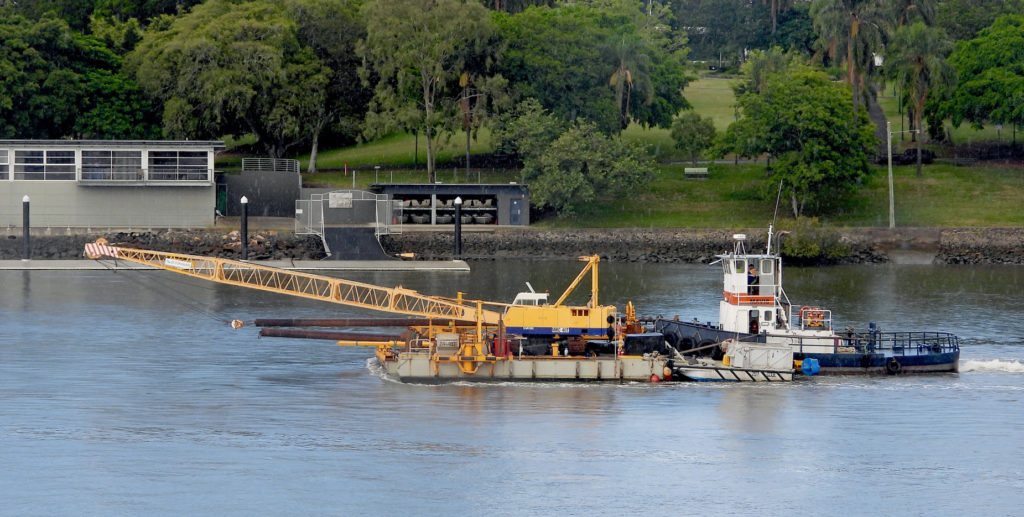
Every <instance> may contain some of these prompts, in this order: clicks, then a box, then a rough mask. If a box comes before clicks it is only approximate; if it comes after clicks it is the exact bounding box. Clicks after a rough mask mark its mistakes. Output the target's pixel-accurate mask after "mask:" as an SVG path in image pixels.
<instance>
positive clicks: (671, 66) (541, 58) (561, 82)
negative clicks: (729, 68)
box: [495, 0, 689, 132]
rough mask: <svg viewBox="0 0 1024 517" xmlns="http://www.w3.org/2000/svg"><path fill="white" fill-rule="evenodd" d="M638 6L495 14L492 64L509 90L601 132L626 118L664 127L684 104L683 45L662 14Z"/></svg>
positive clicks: (623, 0) (624, 0)
mask: <svg viewBox="0 0 1024 517" xmlns="http://www.w3.org/2000/svg"><path fill="white" fill-rule="evenodd" d="M649 3H650V2H649ZM641 7H642V6H641V4H640V3H639V2H637V1H634V0H620V1H613V2H607V3H593V4H590V3H578V4H567V5H564V6H561V7H558V8H548V7H532V8H529V9H526V10H525V11H523V12H521V13H519V14H516V15H507V14H500V15H497V16H496V17H495V19H496V23H497V27H498V31H499V33H500V34H501V36H502V38H503V39H504V41H505V44H506V48H505V51H504V52H503V54H502V58H501V61H500V63H499V67H500V70H501V73H502V75H503V76H504V77H505V78H506V79H508V81H509V84H510V90H512V91H513V92H515V96H516V98H517V99H520V100H521V99H525V98H534V99H537V100H539V101H540V103H541V104H542V105H543V106H544V108H545V109H547V110H549V111H550V112H551V113H552V114H554V115H555V116H556V117H559V118H561V119H563V120H565V121H570V122H571V121H574V120H577V119H586V120H590V121H592V122H594V123H595V124H596V125H597V127H598V128H600V129H601V130H602V131H605V132H618V131H619V130H621V129H622V128H623V127H625V126H626V125H628V123H629V122H631V121H635V122H637V123H640V124H644V125H656V126H662V127H668V126H669V124H671V122H672V116H673V115H675V113H676V112H678V111H679V110H680V109H682V108H684V107H686V106H687V104H686V101H685V99H684V98H683V95H682V89H683V87H685V85H686V83H687V82H688V80H689V78H688V76H687V75H686V69H685V64H684V63H685V57H686V53H685V45H684V44H683V42H682V41H681V40H680V39H679V35H678V34H676V33H674V32H673V30H672V28H671V26H670V25H669V24H668V22H667V21H665V20H664V17H665V16H667V15H668V13H667V12H665V11H662V10H660V9H659V10H658V11H655V10H653V4H652V10H651V11H650V14H647V11H643V10H642V9H641ZM659 8H660V6H659Z"/></svg>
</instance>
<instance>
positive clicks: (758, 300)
mask: <svg viewBox="0 0 1024 517" xmlns="http://www.w3.org/2000/svg"><path fill="white" fill-rule="evenodd" d="M723 294H724V297H725V301H726V303H730V304H732V305H774V304H775V297H774V296H756V295H752V294H738V293H730V292H728V291H725V292H724V293H723Z"/></svg>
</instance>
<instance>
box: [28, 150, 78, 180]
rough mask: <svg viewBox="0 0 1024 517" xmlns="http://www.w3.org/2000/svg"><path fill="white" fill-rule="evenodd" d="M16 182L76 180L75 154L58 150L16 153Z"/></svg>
mask: <svg viewBox="0 0 1024 517" xmlns="http://www.w3.org/2000/svg"><path fill="white" fill-rule="evenodd" d="M14 179H16V180H74V179H75V152H74V151H56V150H49V151H45V150H16V151H14Z"/></svg>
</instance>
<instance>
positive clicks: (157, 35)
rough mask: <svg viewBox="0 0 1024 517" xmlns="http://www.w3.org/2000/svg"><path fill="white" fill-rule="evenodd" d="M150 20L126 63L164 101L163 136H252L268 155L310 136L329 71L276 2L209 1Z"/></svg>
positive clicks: (257, 0)
mask: <svg viewBox="0 0 1024 517" xmlns="http://www.w3.org/2000/svg"><path fill="white" fill-rule="evenodd" d="M154 25H155V27H151V29H150V30H148V31H147V32H146V34H145V35H144V36H143V39H142V41H141V42H140V43H139V45H138V46H137V47H136V48H135V50H134V51H132V53H130V54H129V56H128V61H127V64H128V66H129V70H131V71H132V73H134V75H135V78H136V80H137V81H138V82H139V85H140V86H141V87H142V88H143V89H144V90H145V91H146V92H148V93H149V94H150V95H152V96H153V97H154V98H156V99H158V100H159V101H160V102H162V103H163V106H164V109H163V126H164V131H165V132H166V133H167V135H168V136H172V137H176V138H209V137H219V136H221V135H224V134H235V135H241V134H253V135H255V136H256V137H257V139H258V141H259V144H260V145H261V146H262V147H263V148H264V150H265V151H266V153H267V154H268V155H269V156H271V157H274V158H279V157H281V156H284V155H285V154H286V153H287V152H288V150H289V149H291V148H292V147H293V146H295V145H297V144H299V143H301V142H302V141H304V140H305V139H306V138H307V137H308V136H309V134H310V131H309V128H308V124H309V122H310V120H312V119H313V117H314V115H315V112H316V110H317V109H318V108H319V106H321V105H322V103H323V102H324V91H325V89H326V88H327V85H328V84H329V82H330V78H331V70H330V69H329V68H327V67H326V66H324V65H323V64H322V63H321V62H320V60H319V59H318V58H317V57H316V55H315V53H314V52H313V51H312V49H310V48H309V47H308V46H304V45H302V44H300V41H299V38H298V36H297V24H296V23H295V21H294V20H293V19H292V18H291V17H290V16H289V15H288V13H287V11H286V10H285V8H284V6H283V5H282V4H280V3H278V2H272V1H270V0H255V1H251V2H234V1H231V0H209V1H207V2H205V3H203V4H200V5H198V6H196V7H195V8H194V9H193V10H192V11H191V12H189V13H188V14H185V15H182V16H179V17H176V18H174V19H169V18H165V19H163V20H160V21H158V22H157V23H155V24H154Z"/></svg>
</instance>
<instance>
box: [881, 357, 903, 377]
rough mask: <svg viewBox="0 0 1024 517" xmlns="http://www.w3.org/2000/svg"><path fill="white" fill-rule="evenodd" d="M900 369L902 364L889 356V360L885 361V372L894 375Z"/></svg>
mask: <svg viewBox="0 0 1024 517" xmlns="http://www.w3.org/2000/svg"><path fill="white" fill-rule="evenodd" d="M902 370H903V365H902V364H900V362H899V361H898V360H897V359H896V358H895V357H890V358H889V360H888V361H886V362H885V373H888V374H889V375H896V374H897V373H900V371H902Z"/></svg>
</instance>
